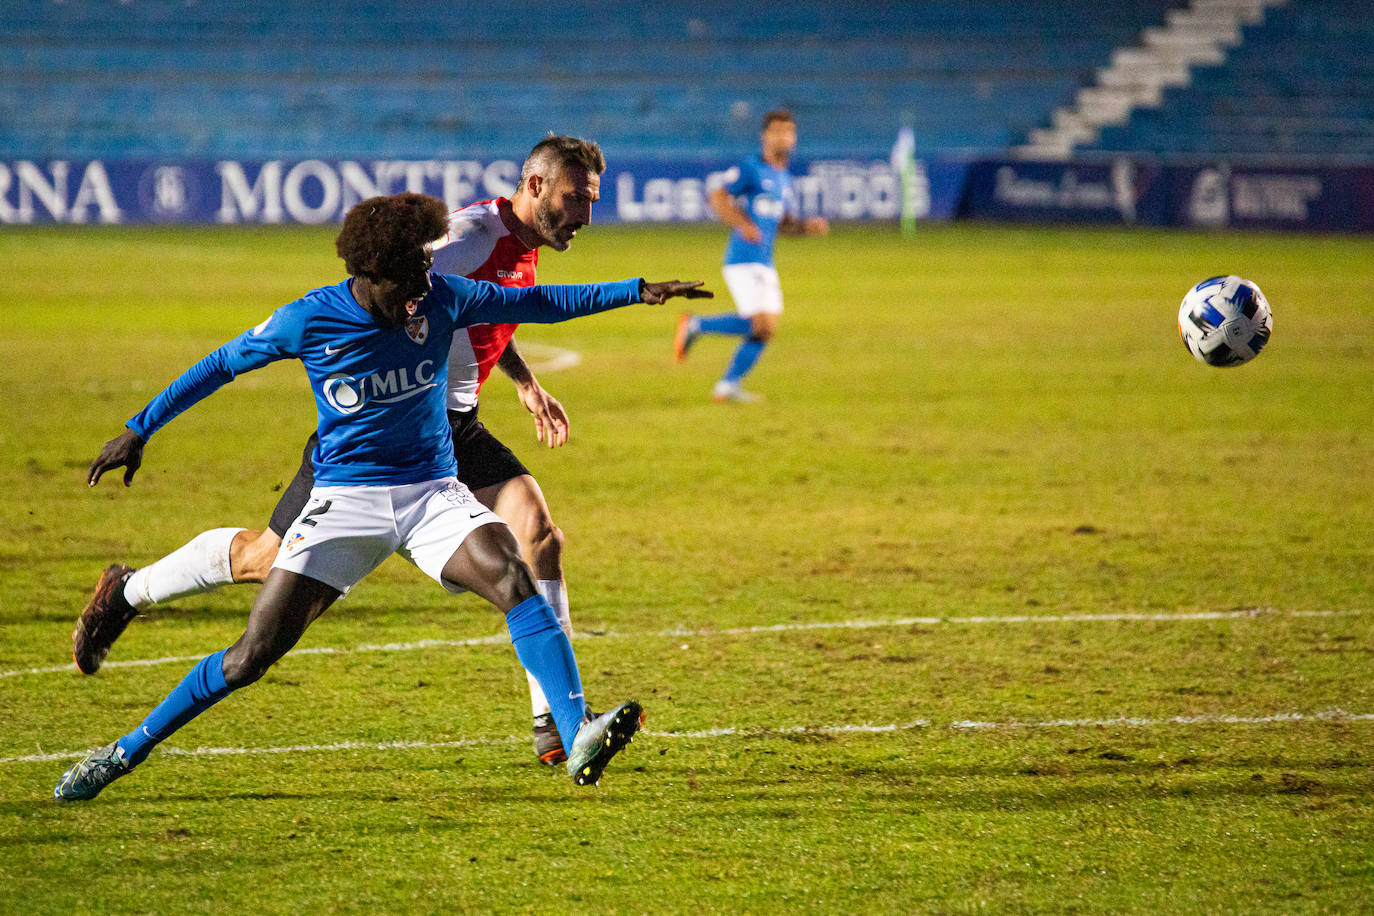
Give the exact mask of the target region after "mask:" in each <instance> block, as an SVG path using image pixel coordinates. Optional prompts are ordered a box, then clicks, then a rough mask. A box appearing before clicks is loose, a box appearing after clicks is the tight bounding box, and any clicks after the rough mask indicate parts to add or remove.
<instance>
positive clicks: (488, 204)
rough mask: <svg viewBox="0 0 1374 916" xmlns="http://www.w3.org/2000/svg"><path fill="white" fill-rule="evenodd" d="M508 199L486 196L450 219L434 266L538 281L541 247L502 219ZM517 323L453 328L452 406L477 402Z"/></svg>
mask: <svg viewBox="0 0 1374 916" xmlns="http://www.w3.org/2000/svg"><path fill="white" fill-rule="evenodd" d="M505 202H506V198H504V197H501V198H497V199H496V200H484V201H480V202H479V203H475V204H471V205H469V206H466V207H463V208H462V209H460V210H454V211H453V212H452V213H450V214H449V218H448V234H446V235H445V236H444V237H443V238H442V239H440V240H439V241H437V242H435V243H434V270H436V271H437V272H439V273H442V274H456V275H458V276H463V277H468V278H469V279H472V280H489V281H490V282H492V283H496V284H498V285H500V286H512V287H522V286H534V285H535V282H536V281H535V268H536V267H537V266H538V264H539V249H538V248H526V247H525V246H524V245H523V244H522V243H521V242H520V240H519V239H518V238H516V237H515V236H514V235H513V234H512V233H511V231H510V229H509V228H507V227H506V224H505V221H504V220H502V219H501V210H500V207H501V204H503V203H505ZM518 327H519V325H516V324H478V325H473V326H472V327H468V328H459V329H458V330H456V331H454V332H453V344H452V346H451V347H450V348H449V353H448V409H449V410H471V409H472V408H474V407H476V406H477V395H478V392H480V391H481V390H482V383H483V382H485V381H486V380H487V376H488V375H490V374H491V369H492V367H493V366H495V365H496V361H497V360H498V359H500V358H501V354H502V353H503V352H505V349H506V344H508V343H509V342H510V339H511V337H512V336H513V335H514V334H515V329H516V328H518Z"/></svg>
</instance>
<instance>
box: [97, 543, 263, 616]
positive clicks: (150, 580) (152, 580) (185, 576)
mask: <svg viewBox="0 0 1374 916" xmlns="http://www.w3.org/2000/svg"><path fill="white" fill-rule="evenodd" d="M243 530H244V529H243V528H214V529H211V530H210V531H204V532H201V533H200V534H198V535H196V536H195V537H193V538H192V539H191V540H190V541H189V542H188V543H186V544H184V545H182V546H181V547H178V548H177V549H176V550H174V551H172V552H171V553H169V554H167V556H165V557H163V558H162V559H161V560H158V561H157V562H156V563H152V564H150V565H148V566H144V567H143V568H141V569H138V570H135V571H134V574H133V575H132V576H130V577H129V580H128V581H127V582H125V583H124V597H125V599H127V600H128V602H129V603H130V604H132V605H133V606H134V607H136V608H145V607H147V606H148V605H150V604H157V603H159V602H162V601H173V600H175V599H177V598H185V597H186V596H187V595H199V594H202V593H204V592H209V591H214V590H215V589H217V588H219V587H220V586H221V585H228V584H229V583H231V582H233V581H234V576H233V573H232V572H231V571H230V569H229V545H230V544H232V543H233V541H234V535H236V534H238V533H239V532H240V531H243Z"/></svg>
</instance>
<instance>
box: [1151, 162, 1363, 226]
mask: <svg viewBox="0 0 1374 916" xmlns="http://www.w3.org/2000/svg"><path fill="white" fill-rule="evenodd" d="M1166 173H1167V185H1168V188H1167V204H1166V208H1167V211H1168V215H1169V223H1170V225H1174V226H1201V227H1209V228H1242V229H1290V230H1291V229H1317V230H1335V231H1344V232H1370V231H1374V168H1301V167H1293V168H1277V167H1272V168H1271V167H1265V168H1257V167H1251V166H1239V165H1231V164H1229V163H1225V162H1219V163H1212V164H1208V165H1201V166H1190V167H1183V166H1172V167H1170V168H1168V169H1166Z"/></svg>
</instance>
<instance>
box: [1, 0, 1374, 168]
mask: <svg viewBox="0 0 1374 916" xmlns="http://www.w3.org/2000/svg"><path fill="white" fill-rule="evenodd" d="M1182 5H1184V4H1183V3H1182V0H1133V2H1131V3H1128V4H1116V3H1103V2H1100V0H922V2H886V3H870V2H854V0H845V2H826V0H798V2H791V3H786V4H741V3H738V2H734V0H732V2H723V0H703V2H696V3H690V4H689V3H672V2H668V3H658V4H644V3H637V2H628V0H604V2H599V3H593V2H590V0H576V2H569V3H562V4H558V5H556V6H546V7H544V6H541V7H531V6H528V5H517V4H487V3H482V4H477V3H453V2H449V3H438V2H434V0H420V2H412V3H405V4H390V3H383V2H380V0H334V2H332V3H329V4H316V3H296V2H290V0H280V2H266V0H158V2H150V0H88V2H78V0H59V2H55V0H9V2H7V3H6V12H5V15H4V16H3V17H0V85H3V87H4V89H3V91H0V155H3V156H8V157H34V158H40V157H41V158H53V157H72V158H79V157H163V156H167V157H177V156H189V157H199V156H204V157H238V158H265V157H275V156H297V157H300V156H326V157H346V156H359V157H362V156H394V157H455V156H458V157H465V156H474V157H481V156H518V155H519V154H520V153H521V152H523V151H524V150H525V149H527V148H528V147H529V145H530V143H531V141H532V139H533V138H535V137H537V136H539V135H540V134H542V133H544V132H546V131H557V132H567V133H575V134H580V135H583V136H589V137H593V138H596V139H598V140H600V141H601V142H602V144H603V146H605V147H606V149H607V151H608V153H609V154H611V155H613V156H618V157H637V158H658V157H682V156H684V155H688V156H691V155H696V156H701V157H719V156H729V157H733V156H735V155H738V153H739V151H740V150H741V148H745V147H748V146H752V145H753V143H754V142H755V138H756V136H757V126H758V121H759V117H760V116H761V114H762V113H763V112H764V111H766V110H767V109H769V108H773V107H776V106H779V105H782V106H787V107H790V108H792V109H793V110H794V111H795V112H796V113H797V115H798V119H799V121H800V123H801V126H802V140H803V150H802V152H804V153H805V154H806V155H809V156H822V155H824V156H848V155H860V156H871V155H875V154H877V155H882V154H883V153H884V151H885V150H887V149H888V147H889V146H890V145H891V143H892V139H893V136H894V134H895V132H896V130H897V128H898V126H899V124H900V123H901V122H902V121H903V120H904V119H905V120H907V121H909V122H910V123H912V125H913V126H914V128H915V132H916V138H917V152H918V153H920V154H923V155H925V154H935V153H971V154H978V153H996V152H1000V151H1003V150H1005V149H1007V148H1008V147H1009V146H1011V145H1012V144H1014V143H1016V142H1019V141H1020V140H1021V139H1023V138H1024V137H1025V136H1026V134H1027V133H1028V132H1029V131H1030V130H1031V129H1032V128H1033V127H1035V126H1037V125H1040V124H1043V123H1045V122H1046V120H1047V118H1048V116H1049V113H1050V112H1051V111H1052V110H1054V109H1055V108H1056V107H1058V106H1061V105H1064V104H1065V103H1066V102H1068V101H1069V100H1071V99H1072V98H1073V96H1074V93H1075V92H1076V91H1077V90H1078V89H1079V87H1080V86H1082V85H1084V84H1085V83H1087V82H1089V81H1091V79H1092V75H1093V73H1094V72H1095V71H1096V69H1097V68H1100V67H1102V66H1103V65H1105V64H1106V63H1107V61H1108V60H1109V58H1110V56H1111V54H1112V52H1113V50H1114V49H1116V48H1118V47H1121V46H1125V45H1131V44H1133V43H1135V42H1136V41H1137V39H1138V36H1139V34H1140V32H1141V30H1142V29H1143V28H1145V27H1147V26H1149V25H1152V24H1158V23H1162V22H1163V21H1164V17H1165V14H1166V12H1168V11H1169V10H1170V9H1175V8H1178V7H1180V6H1182ZM1355 5H1356V4H1354V3H1352V4H1351V6H1352V8H1353V7H1354V6H1355ZM1266 27H1268V26H1267V25H1266ZM1361 34H1363V35H1364V36H1365V37H1364V39H1363V40H1364V41H1366V42H1367V41H1368V40H1369V33H1368V31H1365V32H1363V33H1361ZM1256 65H1258V62H1257V64H1256ZM1232 85H1233V84H1232ZM1214 91H1215V92H1216V93H1218V94H1220V93H1222V92H1223V91H1224V89H1223V84H1222V83H1221V82H1215V83H1214ZM1361 110H1363V109H1361ZM1281 117H1282V116H1281V115H1279V114H1277V113H1276V115H1275V118H1276V119H1279V120H1281ZM1341 117H1344V115H1342V114H1341V113H1340V111H1338V110H1336V109H1333V110H1332V111H1331V113H1330V116H1329V122H1328V123H1329V125H1330V126H1332V127H1334V126H1335V125H1336V124H1337V123H1338V122H1339V119H1340V118H1341ZM1147 122H1148V118H1143V119H1142V121H1141V125H1140V128H1139V129H1140V130H1141V131H1146V130H1147ZM1133 129H1134V127H1133ZM1135 136H1136V135H1135V134H1131V135H1130V137H1135ZM1140 136H1141V137H1142V138H1149V137H1150V136H1152V135H1150V134H1148V133H1142V134H1140ZM1105 139H1107V140H1110V139H1111V138H1110V137H1108V138H1105ZM1124 139H1125V138H1124V137H1123V140H1124ZM1129 142H1136V141H1134V140H1130V141H1129ZM1142 142H1143V140H1142Z"/></svg>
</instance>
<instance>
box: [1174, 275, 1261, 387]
mask: <svg viewBox="0 0 1374 916" xmlns="http://www.w3.org/2000/svg"><path fill="white" fill-rule="evenodd" d="M1273 327H1274V316H1273V314H1272V313H1271V312H1270V311H1269V300H1267V299H1265V298H1264V293H1262V292H1260V288H1259V287H1258V286H1256V285H1255V284H1253V283H1251V282H1250V281H1249V280H1243V279H1241V278H1240V277H1234V276H1231V277H1212V278H1211V279H1209V280H1203V281H1202V282H1201V283H1199V284H1198V285H1197V286H1194V287H1193V288H1192V289H1190V290H1188V295H1186V296H1184V297H1183V304H1182V305H1181V306H1179V309H1178V333H1179V336H1180V337H1182V338H1183V345H1184V346H1186V347H1187V348H1188V352H1189V353H1191V354H1193V356H1194V357H1196V358H1197V360H1198V361H1199V362H1203V363H1206V364H1207V365H1209V366H1239V365H1241V364H1242V363H1248V362H1249V361H1250V360H1252V359H1254V358H1255V357H1256V356H1258V355H1259V351H1260V350H1263V349H1264V345H1265V344H1267V343H1268V342H1269V334H1270V332H1271V331H1272V330H1273Z"/></svg>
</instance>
